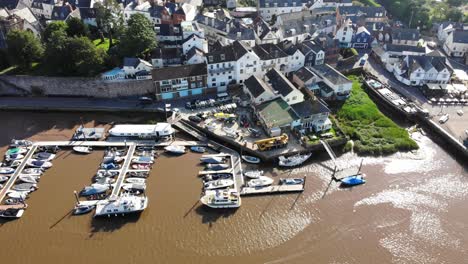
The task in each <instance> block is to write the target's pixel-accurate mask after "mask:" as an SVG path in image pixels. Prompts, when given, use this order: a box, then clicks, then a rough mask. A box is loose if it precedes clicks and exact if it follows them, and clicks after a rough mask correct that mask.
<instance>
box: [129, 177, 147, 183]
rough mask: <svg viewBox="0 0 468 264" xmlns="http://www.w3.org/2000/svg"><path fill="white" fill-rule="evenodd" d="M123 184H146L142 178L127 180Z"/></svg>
mask: <svg viewBox="0 0 468 264" xmlns="http://www.w3.org/2000/svg"><path fill="white" fill-rule="evenodd" d="M125 182H128V183H146V179H143V178H127V179H125Z"/></svg>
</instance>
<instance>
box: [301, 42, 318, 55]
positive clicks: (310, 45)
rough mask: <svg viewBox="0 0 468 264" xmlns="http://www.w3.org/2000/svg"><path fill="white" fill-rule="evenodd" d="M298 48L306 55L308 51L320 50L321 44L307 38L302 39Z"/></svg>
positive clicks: (316, 51) (315, 51)
mask: <svg viewBox="0 0 468 264" xmlns="http://www.w3.org/2000/svg"><path fill="white" fill-rule="evenodd" d="M299 50H300V51H301V52H302V54H304V55H307V54H309V53H310V52H313V53H315V54H317V53H318V52H320V51H321V50H323V48H322V46H321V45H319V44H318V43H316V42H315V41H313V40H308V41H303V42H302V43H301V44H299Z"/></svg>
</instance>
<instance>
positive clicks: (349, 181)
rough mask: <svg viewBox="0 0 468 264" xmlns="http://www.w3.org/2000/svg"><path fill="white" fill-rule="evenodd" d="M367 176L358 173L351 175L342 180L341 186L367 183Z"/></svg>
mask: <svg viewBox="0 0 468 264" xmlns="http://www.w3.org/2000/svg"><path fill="white" fill-rule="evenodd" d="M364 177H365V175H364V174H362V173H358V174H356V175H351V176H348V177H345V178H343V179H341V184H342V185H343V186H355V185H360V184H364V183H366V180H365V179H364Z"/></svg>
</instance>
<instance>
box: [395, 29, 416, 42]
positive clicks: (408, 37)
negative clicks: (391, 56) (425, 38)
mask: <svg viewBox="0 0 468 264" xmlns="http://www.w3.org/2000/svg"><path fill="white" fill-rule="evenodd" d="M419 39H420V34H419V31H418V30H417V29H414V28H393V29H392V44H397V45H410V46H417V45H418V42H419Z"/></svg>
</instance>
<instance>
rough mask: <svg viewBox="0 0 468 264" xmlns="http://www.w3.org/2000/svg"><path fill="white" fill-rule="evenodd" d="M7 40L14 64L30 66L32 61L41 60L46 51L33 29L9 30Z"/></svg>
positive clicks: (9, 53)
mask: <svg viewBox="0 0 468 264" xmlns="http://www.w3.org/2000/svg"><path fill="white" fill-rule="evenodd" d="M6 42H7V46H8V49H7V51H8V52H7V53H8V56H9V57H10V60H11V62H12V64H17V65H19V66H21V67H24V68H30V67H31V63H32V62H35V61H39V60H40V59H41V57H42V55H43V53H44V47H42V44H41V42H40V41H39V39H37V38H36V36H34V34H33V33H32V32H31V31H27V30H26V31H23V30H12V31H10V32H8V34H7V39H6Z"/></svg>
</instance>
